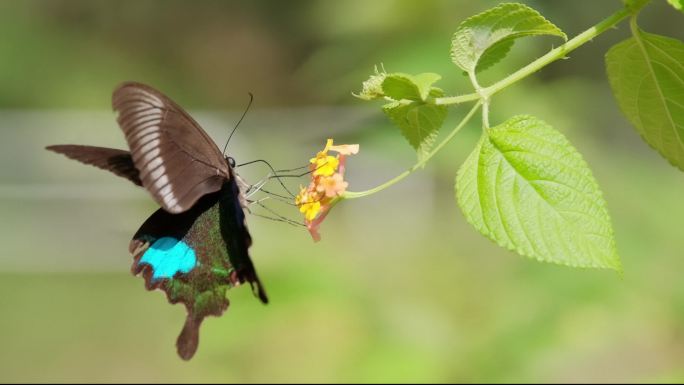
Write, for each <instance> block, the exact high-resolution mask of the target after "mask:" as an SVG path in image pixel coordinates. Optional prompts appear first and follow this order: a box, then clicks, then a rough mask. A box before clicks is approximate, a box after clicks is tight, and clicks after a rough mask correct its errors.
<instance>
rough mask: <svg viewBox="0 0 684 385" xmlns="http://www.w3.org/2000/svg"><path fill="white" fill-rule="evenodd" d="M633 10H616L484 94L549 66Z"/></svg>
mask: <svg viewBox="0 0 684 385" xmlns="http://www.w3.org/2000/svg"><path fill="white" fill-rule="evenodd" d="M632 12H633V11H632V10H630V9H627V8H623V9H620V10H619V11H617V12H615V13H614V14H612V15H610V16H608V17H607V18H606V19H604V20H603V21H601V22H600V23H598V24H596V25H594V26H593V27H591V28H589V29H587V30H586V31H584V32H582V33H580V34H579V35H577V36H575V37H574V38H572V39H570V40H568V41H567V42H565V44H563V45H560V46H558V47H557V48H554V49H552V50H551V51H549V52H548V53H547V54H545V55H544V56H542V57H540V58H539V59H537V60H535V61H533V62H532V63H530V64H528V65H526V66H525V67H523V68H521V69H520V70H518V71H516V72H514V73H512V74H511V75H509V76H508V77H506V78H504V79H502V80H500V81H498V82H497V83H495V84H493V85H491V86H489V87H485V88H483V89H482V90H481V91H482V94H483V95H484V96H488V97H491V96H492V95H494V94H496V93H497V92H499V91H501V90H503V89H504V88H506V87H508V86H510V85H511V84H513V83H516V82H518V81H520V80H522V79H524V78H526V77H528V76H530V75H532V74H533V73H535V72H537V71H539V70H540V69H542V68H543V67H545V66H547V65H548V64H550V63H552V62H554V61H556V60H558V59H562V58H564V57H565V56H566V55H567V54H568V53H569V52H571V51H573V50H575V49H576V48H578V47H580V46H582V45H584V44H586V43H588V42H589V41H591V40H592V39H593V38H595V37H596V36H598V35H600V34H602V33H603V32H605V31H607V30H608V29H610V28H612V27H614V26H615V25H616V24H618V23H619V22H621V21H622V20H623V19H625V18H627V17H629V16H630V15H631V14H632Z"/></svg>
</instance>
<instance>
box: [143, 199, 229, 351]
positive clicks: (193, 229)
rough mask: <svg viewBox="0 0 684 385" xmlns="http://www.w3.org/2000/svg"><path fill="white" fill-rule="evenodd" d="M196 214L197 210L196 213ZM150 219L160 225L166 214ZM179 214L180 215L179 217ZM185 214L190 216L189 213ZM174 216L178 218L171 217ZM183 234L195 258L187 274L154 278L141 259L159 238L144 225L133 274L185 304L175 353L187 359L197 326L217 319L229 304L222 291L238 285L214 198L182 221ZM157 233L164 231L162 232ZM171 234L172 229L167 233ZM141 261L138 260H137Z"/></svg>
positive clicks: (195, 344)
mask: <svg viewBox="0 0 684 385" xmlns="http://www.w3.org/2000/svg"><path fill="white" fill-rule="evenodd" d="M198 211H201V209H200V210H198ZM155 215H157V216H158V218H155V216H154V215H153V217H152V218H150V219H151V220H153V221H154V220H155V219H157V222H162V223H163V222H164V221H163V220H160V219H162V218H163V219H166V218H165V217H168V216H170V214H167V213H164V212H158V213H155ZM181 215H182V214H181ZM189 215H192V213H191V214H189ZM175 217H178V216H175ZM186 222H187V223H186V226H188V228H187V230H185V229H179V230H178V231H180V232H182V231H187V232H186V233H185V235H183V236H182V238H181V239H180V241H181V242H183V243H184V244H187V245H188V246H189V247H190V248H191V249H192V250H193V251H194V253H195V255H196V256H197V261H196V263H195V265H194V267H193V268H192V270H190V271H189V272H187V273H182V272H177V273H176V274H174V275H173V277H164V278H157V279H155V278H154V270H155V266H152V265H150V264H148V263H145V262H144V260H142V259H143V257H144V256H145V254H146V253H147V252H148V250H152V249H151V247H150V246H151V245H154V244H155V242H156V241H157V240H158V239H160V238H159V236H158V235H150V234H145V233H144V231H145V226H143V228H141V231H142V232H143V234H141V235H140V236H136V237H135V239H134V240H133V242H134V243H136V242H137V243H138V245H139V246H138V247H137V248H136V250H135V252H134V256H135V262H134V264H133V272H134V273H136V274H137V273H142V275H143V277H144V278H145V282H146V287H147V288H148V289H150V290H152V289H157V288H158V289H161V290H163V291H165V292H166V294H167V297H168V300H169V302H171V303H174V304H175V303H182V304H184V305H185V307H186V309H187V312H188V315H187V319H186V322H185V325H184V327H183V330H182V332H181V334H180V336H179V337H178V341H177V347H178V353H179V354H180V355H181V357H183V358H190V357H192V355H193V354H194V352H195V350H196V349H197V344H198V343H199V327H200V326H201V324H202V321H203V320H204V318H205V317H207V316H210V315H213V316H220V315H221V314H223V312H224V311H225V310H226V309H227V308H228V305H229V301H228V299H227V298H226V291H227V290H228V289H229V288H230V287H232V286H236V285H238V284H239V283H240V280H239V279H238V277H237V275H236V271H235V268H234V267H233V265H232V264H231V262H230V256H229V254H228V248H227V246H226V242H225V241H224V238H223V235H222V233H221V228H220V223H221V220H220V204H219V202H218V199H214V202H213V205H211V206H209V207H208V208H207V209H206V210H204V211H203V212H201V213H200V214H199V215H198V216H197V217H196V218H194V220H192V219H189V220H187V221H186ZM159 231H162V232H164V229H161V230H159ZM166 235H175V234H174V232H173V230H172V231H170V234H165V236H166ZM141 260H142V261H141Z"/></svg>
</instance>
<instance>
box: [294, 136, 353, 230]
mask: <svg viewBox="0 0 684 385" xmlns="http://www.w3.org/2000/svg"><path fill="white" fill-rule="evenodd" d="M329 151H334V152H336V153H337V155H336V156H332V155H328V152H329ZM358 152H359V145H358V144H343V145H338V146H334V145H333V140H332V139H328V141H327V143H326V145H325V148H324V149H323V150H322V151H319V152H318V153H317V154H316V156H315V157H313V158H311V159H310V160H309V168H310V170H311V183H310V184H309V186H308V187H302V188H300V191H299V194H297V196H296V197H295V204H296V205H297V207H299V211H300V212H301V213H302V214H304V222H305V223H306V227H307V228H308V229H309V233H311V236H312V237H313V239H314V241H316V242H317V241H319V240H320V239H321V236H320V234H319V233H318V228H319V226H320V225H321V222H323V220H324V219H325V217H326V216H327V215H328V212H329V211H330V209H331V208H332V206H334V205H335V204H336V203H337V202H338V201H339V200H340V199H341V198H340V197H341V196H342V194H343V193H344V192H345V191H346V190H347V186H349V183H347V182H346V181H345V180H344V170H345V163H346V156H347V155H353V154H356V153H358Z"/></svg>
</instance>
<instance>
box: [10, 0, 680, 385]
mask: <svg viewBox="0 0 684 385" xmlns="http://www.w3.org/2000/svg"><path fill="white" fill-rule="evenodd" d="M526 3H527V4H529V5H531V6H533V7H535V8H537V9H539V10H540V11H541V12H542V13H543V14H544V15H546V16H547V17H548V18H549V19H550V20H552V21H553V22H555V23H556V24H557V25H559V26H560V27H561V28H562V29H563V30H565V31H566V32H567V33H568V35H570V36H572V35H575V34H577V33H579V32H581V31H582V30H583V29H585V28H587V27H588V26H590V25H592V24H594V23H596V22H598V21H599V20H600V19H601V18H603V17H604V16H607V15H608V14H609V13H611V12H613V10H615V9H617V7H619V6H620V2H619V1H618V0H614V1H601V2H597V1H589V0H581V1H573V2H569V1H563V2H561V1H541V0H540V1H526ZM496 4H497V2H494V1H455V0H421V1H417V0H374V1H372V2H370V1H362V0H347V1H343V2H342V1H337V2H332V1H303V0H297V1H287V2H284V1H266V0H260V1H254V0H251V1H192V2H191V1H161V0H159V1H152V0H142V1H137V0H136V1H133V0H127V1H117V2H111V1H104V0H101V1H91V0H82V1H76V0H73V1H66V0H53V1H49V2H48V1H30V0H28V1H10V0H0V216H1V218H2V221H0V245H1V247H0V381H2V382H12V381H22V382H28V381H40V382H45V381H59V382H62V381H78V382H85V381H97V382H112V381H125V382H131V381H170V382H186V381H209V382H234V381H276V382H296V381H304V382H312V381H332V382H340V381H363V382H379V381H392V382H408V381H421V382H423V381H437V382H445V381H451V382H453V381H497V382H501V381H518V382H521V381H532V382H540V381H630V382H634V381H664V382H667V381H682V380H684V280H683V279H682V276H683V275H684V258H683V257H684V256H683V255H682V249H684V237H682V233H681V232H682V226H681V218H684V204H683V203H682V196H683V193H684V175H682V173H681V172H678V171H677V170H675V169H674V168H673V167H671V166H669V165H668V164H667V163H666V162H665V161H664V160H663V159H661V158H660V157H659V156H658V155H657V154H656V153H654V152H653V151H651V150H650V149H648V147H647V145H646V144H644V143H643V142H642V141H641V140H640V139H639V137H638V135H637V134H636V132H635V130H634V129H632V128H631V127H630V126H629V125H628V123H627V122H626V120H625V119H624V118H623V117H622V116H621V115H620V113H619V111H618V109H617V106H616V104H615V103H614V102H613V100H612V98H611V95H610V90H609V87H608V84H607V81H606V78H605V75H604V67H603V53H605V51H606V50H607V49H608V48H609V47H610V46H611V45H612V44H614V43H616V42H618V41H620V40H621V39H623V38H624V37H625V36H627V35H628V28H627V26H626V25H624V24H623V25H621V26H620V27H619V28H618V29H616V30H613V31H610V32H609V33H606V34H604V35H602V36H601V37H599V38H597V39H595V41H594V42H592V43H591V44H587V45H586V46H584V47H582V48H581V49H579V50H577V51H575V52H573V53H572V54H571V55H570V58H569V60H564V61H560V62H557V63H555V64H553V65H551V66H549V67H547V68H546V69H544V70H543V71H542V72H540V73H538V74H536V75H535V76H534V77H532V78H529V79H527V80H525V81H524V82H521V83H519V84H516V85H515V86H514V87H511V88H510V89H509V90H507V91H505V92H504V93H503V94H501V95H500V96H498V97H497V98H496V99H495V101H494V104H493V116H492V120H493V121H494V122H497V121H502V120H504V119H506V118H507V117H509V116H511V115H513V114H517V113H530V114H534V115H537V116H538V117H540V118H542V119H544V120H546V121H548V122H549V123H551V124H552V125H553V126H555V127H556V128H558V129H559V130H561V131H562V132H563V133H564V134H565V135H567V136H568V137H569V139H570V140H571V141H572V142H573V143H574V144H575V146H576V147H577V148H578V149H579V150H580V151H581V152H582V153H583V154H584V156H585V158H586V159H587V161H588V163H589V164H590V165H591V168H592V170H593V171H594V173H595V176H596V178H597V179H598V181H599V183H600V185H601V187H602V189H603V191H604V193H605V196H606V199H607V201H608V206H609V209H610V212H611V214H612V218H613V221H614V226H615V232H616V237H617V242H618V247H619V252H620V255H621V257H622V260H623V263H624V267H625V274H624V277H622V278H621V277H619V276H618V275H616V274H615V273H611V272H608V271H593V270H575V269H570V268H564V267H559V266H554V265H547V264H539V263H537V262H534V261H530V260H526V259H524V258H521V257H519V256H516V255H514V254H512V253H510V252H507V251H505V250H502V249H500V248H498V247H496V246H495V245H494V244H493V243H492V242H490V241H488V240H486V239H484V238H483V237H481V236H480V235H479V234H477V233H476V231H475V230H473V229H471V228H470V227H469V226H468V225H467V224H466V223H465V220H464V219H463V217H462V215H461V213H460V211H459V209H458V208H457V206H456V204H455V201H454V197H453V180H454V176H455V173H456V170H457V168H458V166H459V165H460V163H461V162H462V161H463V160H464V158H465V157H466V155H467V153H468V152H469V150H470V149H471V148H472V146H473V145H474V143H475V141H476V139H477V136H478V130H479V128H478V127H477V126H476V125H473V126H471V127H468V128H467V129H465V130H464V131H463V132H462V133H460V134H459V136H458V137H457V138H456V140H454V141H453V142H452V143H451V144H449V146H448V147H447V148H446V149H445V150H444V151H443V152H442V153H440V154H439V155H438V156H437V157H436V158H435V159H434V160H433V161H432V162H431V163H430V164H428V166H427V167H426V168H425V169H424V170H422V171H420V172H418V173H416V174H415V175H413V176H411V177H410V178H409V179H407V180H405V181H404V182H402V183H401V184H398V185H396V186H395V187H393V188H391V189H389V190H386V191H384V192H382V193H379V194H376V195H373V196H371V197H368V198H365V199H360V200H356V201H350V202H345V203H343V204H341V205H339V206H337V207H336V208H335V209H334V211H333V212H332V213H331V215H330V216H329V217H328V219H327V221H326V223H325V224H324V225H323V228H322V232H323V241H322V242H320V243H313V242H312V241H311V239H310V237H309V236H308V234H307V233H306V231H304V230H302V229H301V228H297V227H292V226H288V225H286V224H283V223H278V222H272V221H268V220H265V219H262V218H258V217H251V218H249V222H250V223H249V225H250V230H251V232H252V235H253V238H254V246H253V248H252V249H251V251H252V256H253V259H254V261H255V264H256V266H257V268H258V271H259V273H260V276H261V278H262V280H263V281H264V282H265V285H266V287H267V290H268V292H269V295H270V298H271V304H269V305H268V306H262V305H260V304H259V303H258V301H256V300H255V299H254V298H252V296H251V293H250V292H249V290H247V289H239V290H233V291H231V292H230V293H229V297H230V299H231V302H232V305H231V308H230V309H229V310H228V312H227V313H226V314H225V315H224V316H223V317H221V318H210V319H208V320H207V321H205V324H204V326H203V330H202V335H201V343H200V348H199V351H198V353H197V355H196V357H195V358H194V359H193V360H192V361H191V362H183V361H181V360H180V359H179V358H178V357H177V356H176V352H175V346H174V343H175V339H176V336H177V333H178V332H179V330H180V328H181V325H182V323H183V320H184V309H183V308H182V307H181V306H169V305H168V304H167V303H166V300H165V298H164V296H163V295H162V294H161V293H159V292H147V291H145V290H144V288H143V282H142V280H141V279H140V278H135V277H132V276H131V275H130V273H129V268H130V264H131V257H130V256H129V255H128V253H127V245H128V241H129V239H130V236H131V235H132V234H133V233H134V232H135V230H136V229H137V227H138V226H139V225H140V224H141V223H142V221H143V220H144V219H145V218H146V217H147V215H149V214H150V213H151V212H152V211H153V210H155V205H154V203H153V202H152V200H151V199H150V198H149V197H148V195H147V194H146V193H145V192H144V191H142V190H140V189H137V188H135V187H134V186H132V185H130V184H129V183H127V182H126V181H125V180H123V179H120V178H116V177H113V176H111V175H110V174H108V173H105V172H102V171H100V170H97V169H95V168H91V167H85V166H82V165H80V164H77V163H75V162H73V161H69V160H67V159H65V158H63V157H60V156H57V155H55V154H53V153H49V152H47V151H45V150H44V149H43V147H44V146H45V145H48V144H55V143H78V144H93V145H102V146H112V147H119V148H125V142H124V139H123V136H122V135H121V133H120V131H119V129H118V127H117V125H116V123H115V120H114V114H113V113H112V112H111V110H110V94H111V91H112V90H113V88H114V87H115V86H116V85H117V84H118V83H119V82H121V81H124V80H138V81H142V82H146V83H149V84H152V85H154V86H156V87H157V88H159V89H161V90H163V91H164V92H166V93H167V94H169V95H171V96H172V97H173V98H174V99H175V100H176V101H178V102H179V103H180V104H182V105H183V106H185V107H186V108H187V109H188V110H189V111H190V112H191V113H192V114H193V115H194V116H195V117H196V118H197V119H198V120H199V121H200V122H201V124H202V125H203V126H204V127H205V128H206V129H207V131H208V132H209V133H210V135H211V136H212V137H213V138H214V139H215V140H216V141H217V143H220V144H223V143H224V142H225V140H226V138H227V136H228V132H229V130H230V129H231V128H232V127H233V126H234V124H235V122H236V121H237V119H238V118H239V115H240V114H241V112H242V110H243V109H244V106H245V105H246V103H247V94H248V92H252V93H253V94H254V95H255V103H254V105H253V106H252V109H251V111H250V112H249V114H248V116H247V118H246V120H245V121H244V122H243V123H242V125H241V126H240V129H239V130H238V132H237V134H236V135H235V137H234V138H233V140H232V141H231V143H230V146H229V152H230V153H231V154H232V155H233V156H235V157H236V158H237V159H238V161H246V160H253V159H259V158H261V159H267V160H269V161H270V162H272V163H273V164H274V165H275V166H276V167H278V168H288V167H296V166H299V165H302V164H304V163H305V162H306V161H307V160H308V158H309V157H310V156H311V155H312V154H313V153H314V152H315V151H317V150H318V149H320V148H321V147H322V146H323V144H324V142H325V139H326V138H327V137H334V138H335V140H336V141H337V142H339V143H360V145H361V153H360V154H359V155H357V156H355V157H353V158H351V159H350V160H349V166H348V177H349V180H350V183H351V186H350V189H352V190H357V191H358V190H362V189H365V188H369V187H372V186H375V185H377V184H379V183H381V182H383V181H385V180H387V179H389V178H391V177H392V176H394V175H396V174H397V173H399V172H401V171H402V170H404V169H405V168H407V167H409V166H410V165H411V164H412V163H413V162H414V156H415V155H414V154H413V153H412V151H411V148H410V147H409V146H408V145H406V143H405V142H404V140H403V138H402V137H401V136H400V135H399V133H398V130H397V129H396V128H394V127H392V126H391V125H390V124H388V123H387V121H386V119H385V118H384V117H383V116H382V113H381V112H380V109H379V105H374V104H368V103H363V102H361V101H359V100H357V99H355V98H353V97H352V96H351V92H352V91H358V90H359V89H360V85H361V82H362V81H363V80H365V79H366V78H367V76H368V75H369V74H370V73H371V72H372V70H373V67H374V65H376V64H380V63H382V64H384V66H385V68H386V69H387V70H388V71H402V72H409V73H417V72H428V71H434V72H438V73H441V74H443V75H444V78H443V80H442V81H441V82H440V86H441V87H443V88H445V89H446V90H447V92H449V93H451V94H456V93H463V92H468V88H467V83H466V82H465V79H463V77H462V75H461V74H460V73H459V71H458V70H457V69H456V68H455V67H454V66H453V64H451V62H450V59H449V39H450V36H451V34H452V33H453V31H454V30H455V28H456V26H457V25H458V23H459V22H460V21H461V20H462V19H464V18H466V17H467V16H469V15H472V14H474V13H477V12H480V11H483V10H485V9H487V8H489V7H491V6H494V5H496ZM683 20H684V18H683V17H682V15H681V14H679V15H677V14H675V13H674V12H672V11H671V9H670V8H668V7H667V5H666V4H665V1H662V0H656V2H655V4H653V6H651V7H649V9H648V10H647V11H645V12H644V14H643V15H642V17H641V19H640V21H641V25H642V26H643V27H644V28H645V29H647V30H650V31H652V32H657V33H661V34H666V35H670V36H674V37H677V38H679V39H684V29H683V28H682V25H684V23H682V21H683ZM527 40H529V41H521V42H519V44H517V45H516V47H515V49H514V50H513V52H512V54H511V55H510V57H509V58H507V59H506V60H505V61H504V62H503V63H501V64H500V65H498V66H497V67H495V68H494V69H492V70H489V71H488V72H486V73H485V74H484V75H485V78H487V79H491V80H493V79H497V78H499V77H501V76H503V75H505V74H507V73H510V72H512V71H513V70H514V69H515V68H516V67H519V66H521V65H524V64H525V63H527V62H529V61H530V60H532V59H533V58H535V57H536V56H539V55H540V54H542V53H543V52H544V51H545V50H546V49H548V48H549V47H550V46H552V45H554V44H556V45H557V44H559V41H558V40H554V39H552V38H549V39H546V38H535V39H527ZM465 110H466V109H465V107H459V108H455V109H452V110H451V113H450V118H449V122H448V124H447V127H449V126H452V125H453V124H454V123H455V122H457V120H458V119H459V117H460V116H462V115H463V114H464V112H465ZM266 171H267V170H266V169H265V167H263V166H258V165H256V166H250V167H244V168H242V169H240V172H241V174H242V175H243V176H245V177H246V178H248V179H249V180H257V179H259V178H260V177H261V176H263V175H264V174H265V173H266ZM291 183H294V185H295V186H296V184H297V183H305V181H291ZM270 207H271V208H272V209H274V210H276V211H277V212H278V213H280V214H282V215H285V216H288V217H290V218H294V219H296V218H297V214H298V213H297V212H296V210H295V209H293V208H292V207H289V206H287V205H278V204H272V205H271V206H270Z"/></svg>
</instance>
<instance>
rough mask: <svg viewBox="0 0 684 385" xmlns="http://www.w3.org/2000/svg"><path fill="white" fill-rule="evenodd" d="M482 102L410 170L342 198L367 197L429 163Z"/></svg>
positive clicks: (349, 192)
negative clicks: (368, 188)
mask: <svg viewBox="0 0 684 385" xmlns="http://www.w3.org/2000/svg"><path fill="white" fill-rule="evenodd" d="M480 105H481V103H480V102H478V103H476V104H475V106H473V108H472V109H471V110H470V112H468V115H466V116H465V117H464V118H463V120H461V122H460V123H459V124H458V126H456V128H454V129H453V130H452V131H451V132H450V133H449V135H447V137H446V138H444V140H443V141H441V142H440V143H439V144H438V145H437V146H436V147H435V148H434V149H433V150H432V151H431V152H430V153H429V154H428V155H427V156H426V157H425V158H423V159H421V160H420V161H419V162H418V163H416V164H414V165H413V166H412V167H411V168H409V169H408V170H406V171H404V172H402V173H401V174H399V175H397V176H396V177H394V178H392V179H390V180H388V181H387V182H385V183H383V184H381V185H380V186H377V187H374V188H372V189H370V190H366V191H359V192H353V191H347V192H345V193H344V194H342V198H344V199H354V198H361V197H365V196H367V195H371V194H375V193H376V192H379V191H382V190H384V189H386V188H388V187H390V186H392V185H394V184H395V183H397V182H399V181H401V180H402V179H404V178H406V177H407V176H409V175H411V174H412V173H413V172H414V171H416V170H418V169H419V168H421V167H423V165H425V163H427V162H428V161H429V160H430V159H431V158H432V157H433V156H435V154H437V153H438V152H439V150H441V149H442V148H443V147H444V146H446V144H447V143H449V141H451V139H453V137H454V136H456V134H457V133H458V132H459V131H461V129H462V128H463V127H464V126H465V125H466V124H467V123H468V122H469V121H470V119H471V118H472V117H473V115H475V113H476V112H477V110H478V109H479V108H480Z"/></svg>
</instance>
